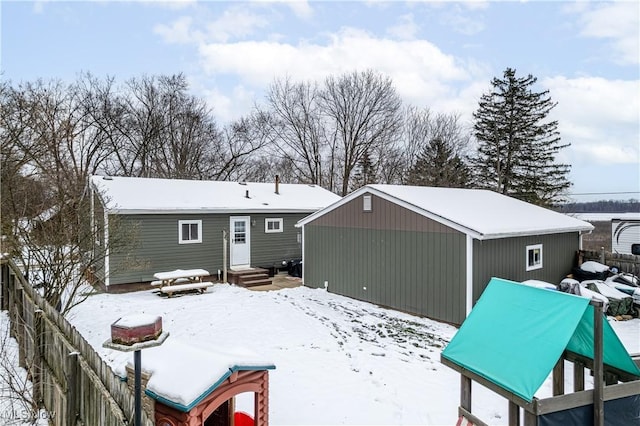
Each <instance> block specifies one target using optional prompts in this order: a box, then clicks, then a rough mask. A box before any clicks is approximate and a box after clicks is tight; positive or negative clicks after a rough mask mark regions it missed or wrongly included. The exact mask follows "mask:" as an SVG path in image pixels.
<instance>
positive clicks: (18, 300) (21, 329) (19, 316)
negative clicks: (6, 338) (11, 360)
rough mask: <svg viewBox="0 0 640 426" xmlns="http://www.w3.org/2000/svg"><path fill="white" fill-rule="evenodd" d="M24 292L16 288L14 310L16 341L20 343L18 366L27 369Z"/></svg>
mask: <svg viewBox="0 0 640 426" xmlns="http://www.w3.org/2000/svg"><path fill="white" fill-rule="evenodd" d="M23 292H24V290H23V289H22V287H18V286H16V290H15V303H14V305H13V309H14V311H15V316H14V318H15V321H16V332H15V333H16V335H15V339H16V341H17V342H18V365H19V366H20V367H22V368H26V367H27V363H26V350H25V348H26V344H27V342H26V341H25V340H26V337H27V333H26V330H25V328H26V326H25V322H24V300H23V299H22V298H23Z"/></svg>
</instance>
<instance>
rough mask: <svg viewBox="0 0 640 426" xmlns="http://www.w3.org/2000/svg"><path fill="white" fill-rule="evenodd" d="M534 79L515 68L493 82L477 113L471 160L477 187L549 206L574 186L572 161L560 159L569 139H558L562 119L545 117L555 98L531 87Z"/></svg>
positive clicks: (475, 113)
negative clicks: (519, 75)
mask: <svg viewBox="0 0 640 426" xmlns="http://www.w3.org/2000/svg"><path fill="white" fill-rule="evenodd" d="M536 81H537V78H535V77H533V76H532V75H531V74H529V75H528V76H527V77H522V78H517V77H516V71H515V70H514V69H511V68H507V69H506V70H505V71H504V75H503V78H502V79H499V78H494V79H493V80H492V81H491V85H492V90H491V92H490V93H489V94H483V95H482V97H481V98H480V102H479V106H478V109H477V110H476V111H475V112H474V114H473V117H474V126H473V129H474V135H475V137H476V139H477V140H478V143H479V146H478V150H477V153H476V155H475V156H474V158H473V159H472V163H471V164H472V168H473V172H474V177H475V179H476V186H478V187H481V188H487V189H491V190H493V191H496V192H500V193H502V194H506V195H511V196H513V197H515V198H519V199H521V200H524V201H528V202H531V203H534V204H539V205H543V206H548V205H551V204H553V203H555V202H557V201H559V200H560V198H561V197H562V195H563V194H564V193H565V192H566V190H567V189H568V188H569V187H570V186H571V183H570V182H569V180H568V178H567V175H568V173H569V169H570V167H571V166H569V165H568V164H559V163H557V162H556V155H557V154H558V152H559V151H560V150H561V149H562V148H565V147H567V146H569V144H562V143H561V142H560V134H559V132H558V122H557V121H554V120H551V121H549V120H546V119H547V116H548V115H549V113H550V112H551V110H552V109H553V108H554V107H555V106H556V104H557V103H555V102H552V100H551V98H550V97H549V91H548V90H545V91H543V92H534V91H533V90H532V86H533V85H534V84H535V83H536Z"/></svg>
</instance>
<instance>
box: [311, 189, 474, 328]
mask: <svg viewBox="0 0 640 426" xmlns="http://www.w3.org/2000/svg"><path fill="white" fill-rule="evenodd" d="M372 204H373V209H372V210H373V211H372V212H363V211H362V200H361V197H359V198H357V199H354V200H352V201H351V202H349V203H346V204H345V205H343V206H341V207H339V208H338V209H336V210H334V211H332V212H329V213H327V214H326V215H324V216H322V217H320V218H318V220H316V221H312V222H310V223H308V224H307V225H305V241H304V244H305V257H304V284H305V285H306V286H309V287H315V288H322V287H324V283H325V281H326V282H327V284H328V290H329V291H330V292H333V293H337V294H342V295H345V296H348V297H352V298H355V299H359V300H364V301H367V302H371V303H376V304H378V305H382V306H388V307H391V308H394V309H398V310H401V311H406V312H411V313H415V314H419V315H424V316H427V317H430V318H434V319H438V320H441V321H446V322H450V323H455V324H460V323H461V322H462V321H463V320H464V318H465V267H466V252H465V247H466V237H465V235H464V234H462V233H460V232H458V231H455V230H453V229H451V228H449V227H447V226H445V225H443V224H441V223H439V222H435V221H433V220H430V219H428V218H425V217H424V216H421V215H418V214H416V213H414V212H412V211H410V210H408V209H405V208H403V207H400V206H398V205H395V204H393V203H390V202H388V201H386V200H383V199H380V198H376V197H374V198H373V200H372Z"/></svg>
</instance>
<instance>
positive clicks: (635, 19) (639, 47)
mask: <svg viewBox="0 0 640 426" xmlns="http://www.w3.org/2000/svg"><path fill="white" fill-rule="evenodd" d="M579 12H580V13H581V18H580V21H581V24H582V30H581V32H580V34H581V35H582V36H584V37H594V38H602V39H607V40H610V42H611V47H612V49H613V52H611V53H614V54H615V57H614V58H613V59H614V60H615V61H616V62H618V63H621V64H638V63H639V62H640V31H638V28H640V3H638V2H635V1H633V2H614V3H597V4H596V5H595V6H593V7H592V8H589V9H587V10H580V11H579Z"/></svg>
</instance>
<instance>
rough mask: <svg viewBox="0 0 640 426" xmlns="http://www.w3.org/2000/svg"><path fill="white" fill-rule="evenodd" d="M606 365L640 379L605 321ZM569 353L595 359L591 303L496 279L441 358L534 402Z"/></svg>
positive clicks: (569, 295)
mask: <svg viewBox="0 0 640 426" xmlns="http://www.w3.org/2000/svg"><path fill="white" fill-rule="evenodd" d="M603 341H604V363H605V364H608V365H610V366H613V367H616V368H618V369H620V370H623V371H626V372H628V373H630V374H634V375H638V376H640V370H639V369H638V367H637V366H636V365H635V364H634V362H633V360H632V359H631V357H630V356H629V353H628V352H627V351H626V349H625V348H624V346H623V345H622V343H621V342H620V340H619V339H618V336H617V335H616V334H615V332H614V331H613V329H612V328H611V326H610V325H609V323H608V322H607V321H606V319H604V321H603ZM565 349H568V350H571V351H573V352H576V353H578V354H581V355H584V356H587V357H589V358H593V306H591V305H590V304H589V299H586V298H583V297H579V296H574V295H571V294H567V293H561V292H557V291H552V290H545V289H540V288H535V287H529V286H526V285H523V284H520V283H516V282H513V281H508V280H503V279H500V278H492V279H491V281H490V282H489V285H488V286H487V288H486V289H485V291H484V293H483V294H482V297H481V298H480V300H478V302H477V303H476V306H475V307H474V308H473V310H472V311H471V313H470V314H469V316H468V317H467V319H466V320H465V321H464V323H463V324H462V326H461V327H460V330H458V332H457V333H456V335H455V336H454V338H453V339H452V340H451V342H450V343H449V345H447V347H446V348H445V350H444V351H443V352H442V357H443V358H446V359H448V360H449V361H451V362H453V363H455V364H457V365H459V366H461V367H464V368H466V369H468V370H470V371H472V372H474V373H476V374H478V375H480V376H482V377H484V378H485V379H487V380H489V381H491V382H493V383H495V384H496V385H498V386H500V387H502V388H504V389H506V390H508V391H510V392H511V393H513V394H515V395H517V396H519V397H520V398H523V399H525V400H527V401H532V400H533V396H534V394H535V393H536V391H537V390H538V389H539V388H540V386H541V385H542V383H543V382H544V380H545V379H546V378H547V377H548V376H549V374H550V372H551V371H552V370H553V367H554V366H555V364H556V363H557V361H558V360H559V359H560V357H561V356H562V353H563V351H564V350H565Z"/></svg>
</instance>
